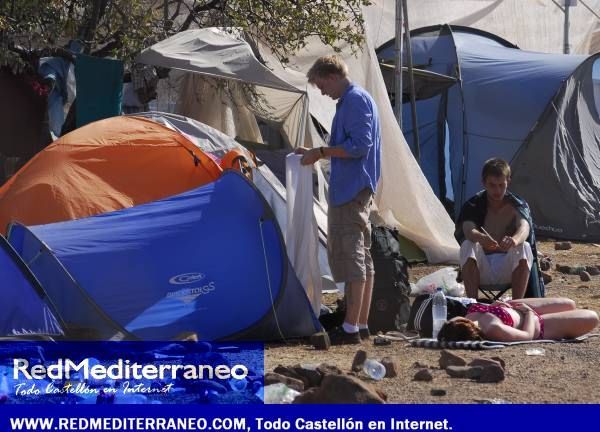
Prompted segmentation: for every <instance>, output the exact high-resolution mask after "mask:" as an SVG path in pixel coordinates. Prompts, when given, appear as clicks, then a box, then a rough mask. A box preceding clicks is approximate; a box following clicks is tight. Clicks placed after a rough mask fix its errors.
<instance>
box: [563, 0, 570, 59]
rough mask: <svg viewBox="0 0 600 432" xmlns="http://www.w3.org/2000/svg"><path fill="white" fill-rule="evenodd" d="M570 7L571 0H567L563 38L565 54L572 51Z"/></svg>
mask: <svg viewBox="0 0 600 432" xmlns="http://www.w3.org/2000/svg"><path fill="white" fill-rule="evenodd" d="M570 8H571V2H570V0H565V24H564V29H563V40H564V46H563V53H565V54H569V52H570V48H569V9H570Z"/></svg>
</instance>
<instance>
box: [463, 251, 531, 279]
mask: <svg viewBox="0 0 600 432" xmlns="http://www.w3.org/2000/svg"><path fill="white" fill-rule="evenodd" d="M469 258H473V259H474V260H475V261H476V262H477V268H478V269H479V283H480V284H481V285H499V284H507V283H510V282H511V279H512V273H513V271H514V270H515V268H517V266H518V265H519V261H521V260H522V259H524V260H526V261H527V267H528V268H529V270H531V264H532V263H533V253H532V252H531V245H530V244H529V243H528V242H524V243H523V244H520V245H518V246H515V247H513V248H511V249H509V251H508V252H494V253H492V254H486V253H485V252H484V251H483V247H482V246H481V245H480V244H479V243H473V242H472V241H470V240H465V241H464V242H463V243H462V244H461V245H460V266H461V267H463V266H464V265H465V263H466V262H467V260H468V259H469Z"/></svg>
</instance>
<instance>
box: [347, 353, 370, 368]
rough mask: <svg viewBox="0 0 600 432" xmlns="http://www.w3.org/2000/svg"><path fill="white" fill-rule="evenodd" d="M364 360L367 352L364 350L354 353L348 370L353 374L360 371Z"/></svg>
mask: <svg viewBox="0 0 600 432" xmlns="http://www.w3.org/2000/svg"><path fill="white" fill-rule="evenodd" d="M366 360H367V352H366V351H365V350H358V351H356V354H354V360H352V367H351V368H350V370H351V371H353V372H359V371H361V370H362V368H363V366H364V364H365V361H366Z"/></svg>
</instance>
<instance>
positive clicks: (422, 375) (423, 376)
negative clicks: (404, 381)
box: [413, 369, 433, 381]
mask: <svg viewBox="0 0 600 432" xmlns="http://www.w3.org/2000/svg"><path fill="white" fill-rule="evenodd" d="M413 380H415V381H431V380H433V375H431V371H430V370H429V369H420V370H419V371H418V372H417V373H416V374H415V376H414V377H413Z"/></svg>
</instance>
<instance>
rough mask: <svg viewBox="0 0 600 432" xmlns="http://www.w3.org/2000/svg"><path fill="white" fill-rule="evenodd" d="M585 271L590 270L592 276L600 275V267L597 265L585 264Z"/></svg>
mask: <svg viewBox="0 0 600 432" xmlns="http://www.w3.org/2000/svg"><path fill="white" fill-rule="evenodd" d="M585 271H586V272H588V273H589V274H590V276H598V275H600V269H599V268H598V267H596V266H585Z"/></svg>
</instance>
